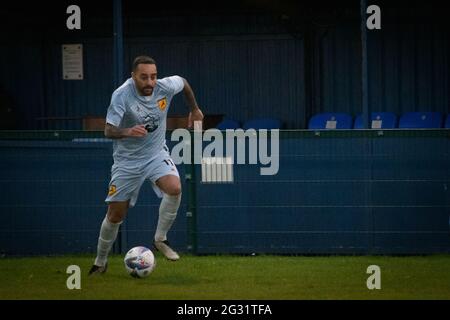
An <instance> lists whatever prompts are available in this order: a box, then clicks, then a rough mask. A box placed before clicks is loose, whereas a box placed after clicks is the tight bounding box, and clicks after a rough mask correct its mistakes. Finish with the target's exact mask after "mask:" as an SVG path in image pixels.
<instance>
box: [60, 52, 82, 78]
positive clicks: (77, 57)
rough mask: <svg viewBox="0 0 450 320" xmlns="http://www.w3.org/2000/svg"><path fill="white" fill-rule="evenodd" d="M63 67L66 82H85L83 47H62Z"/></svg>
mask: <svg viewBox="0 0 450 320" xmlns="http://www.w3.org/2000/svg"><path fill="white" fill-rule="evenodd" d="M62 67H63V79H64V80H83V45H82V44H63V45H62Z"/></svg>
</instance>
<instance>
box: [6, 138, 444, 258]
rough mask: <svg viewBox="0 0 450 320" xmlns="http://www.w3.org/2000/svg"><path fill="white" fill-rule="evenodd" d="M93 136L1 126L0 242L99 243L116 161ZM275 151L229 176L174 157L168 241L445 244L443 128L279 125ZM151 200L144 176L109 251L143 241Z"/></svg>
mask: <svg viewBox="0 0 450 320" xmlns="http://www.w3.org/2000/svg"><path fill="white" fill-rule="evenodd" d="M100 135H101V133H86V132H41V133H32V132H21V133H20V132H15V133H11V132H10V133H8V132H2V133H1V135H0V173H1V178H0V186H1V188H2V193H1V194H0V206H1V208H2V211H1V217H2V224H1V227H0V252H1V253H3V254H6V255H38V254H65V253H94V252H95V247H96V243H97V237H98V231H99V227H100V223H101V220H102V219H103V216H104V215H105V213H106V205H105V204H104V202H103V200H104V198H105V196H106V192H107V189H108V182H109V178H110V167H111V164H112V156H111V152H112V150H111V149H112V144H111V143H110V142H104V141H102V140H101V139H100V140H95V139H94V140H92V138H101V136H100ZM80 138H81V139H80ZM86 138H89V139H91V140H89V139H86ZM74 139H75V140H74ZM169 141H170V137H168V142H169ZM169 146H170V143H169ZM279 161H280V164H279V172H278V174H277V175H274V176H261V175H260V165H248V164H247V165H238V164H236V165H234V168H233V170H234V182H233V183H226V184H223V183H222V184H214V183H202V182H201V168H200V165H193V166H190V165H180V166H178V169H179V171H180V175H181V177H182V183H183V190H184V191H183V201H182V204H181V207H180V210H179V212H178V218H177V220H176V222H175V224H174V226H173V228H172V230H171V231H170V233H169V238H170V240H171V242H172V243H173V244H174V246H175V247H176V248H177V249H178V250H180V251H182V252H183V251H189V250H192V251H194V252H195V253H199V254H208V253H288V254H291V253H292V254H422V253H449V252H450V191H449V190H448V189H449V186H450V130H445V129H443V130H398V129H397V130H383V131H378V130H353V131H347V130H340V131H309V130H303V131H283V132H281V134H280V157H279ZM187 173H189V174H187ZM186 178H188V179H186ZM189 178H192V179H193V180H190V179H189ZM158 206H159V200H158V199H157V198H156V196H155V195H154V193H153V191H152V189H151V186H150V185H149V184H147V185H144V187H143V188H142V189H141V193H140V196H139V200H138V203H137V205H136V207H135V208H133V209H131V210H130V212H129V214H128V217H127V219H126V222H125V223H124V224H123V225H122V227H121V233H120V236H119V239H118V241H117V242H116V244H115V248H114V250H115V252H121V253H123V252H125V251H126V250H127V249H128V248H129V247H132V246H134V245H150V243H151V241H152V238H153V234H154V231H155V227H156V222H157V216H158ZM187 212H192V213H193V216H192V217H189V215H187V214H186V213H187Z"/></svg>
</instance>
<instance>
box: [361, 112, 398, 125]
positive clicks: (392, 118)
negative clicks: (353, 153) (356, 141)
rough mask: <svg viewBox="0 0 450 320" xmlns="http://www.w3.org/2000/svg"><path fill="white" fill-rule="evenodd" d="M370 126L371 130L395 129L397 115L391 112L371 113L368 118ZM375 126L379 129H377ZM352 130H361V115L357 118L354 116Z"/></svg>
mask: <svg viewBox="0 0 450 320" xmlns="http://www.w3.org/2000/svg"><path fill="white" fill-rule="evenodd" d="M376 121H380V122H376ZM370 125H371V128H372V129H394V128H397V115H396V114H395V113H393V112H372V113H371V117H370ZM377 125H379V126H380V127H379V128H378V127H377ZM353 129H363V118H362V114H358V116H356V119H355V124H354V126H353Z"/></svg>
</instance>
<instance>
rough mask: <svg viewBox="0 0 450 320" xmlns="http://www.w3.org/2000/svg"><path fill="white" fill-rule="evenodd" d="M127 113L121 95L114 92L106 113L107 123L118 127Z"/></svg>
mask: <svg viewBox="0 0 450 320" xmlns="http://www.w3.org/2000/svg"><path fill="white" fill-rule="evenodd" d="M124 113H125V104H124V102H123V98H122V96H121V95H117V94H113V96H112V98H111V103H110V105H109V107H108V112H107V114H106V123H109V124H112V125H113V126H115V127H118V126H119V125H120V123H121V122H122V118H123V115H124Z"/></svg>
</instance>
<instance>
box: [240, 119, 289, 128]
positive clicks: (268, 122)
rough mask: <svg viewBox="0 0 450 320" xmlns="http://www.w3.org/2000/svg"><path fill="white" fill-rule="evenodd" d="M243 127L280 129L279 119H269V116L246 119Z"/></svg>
mask: <svg viewBox="0 0 450 320" xmlns="http://www.w3.org/2000/svg"><path fill="white" fill-rule="evenodd" d="M243 129H244V130H247V129H255V130H259V129H267V130H272V129H281V121H280V120H278V119H271V118H259V119H251V120H247V121H246V122H245V123H244V125H243Z"/></svg>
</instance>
